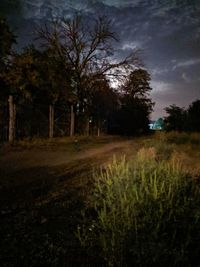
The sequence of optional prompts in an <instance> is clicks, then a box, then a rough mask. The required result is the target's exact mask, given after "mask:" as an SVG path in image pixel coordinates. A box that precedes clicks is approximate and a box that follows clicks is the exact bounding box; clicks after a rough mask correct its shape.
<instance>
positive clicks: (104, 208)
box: [76, 148, 200, 267]
mask: <svg viewBox="0 0 200 267" xmlns="http://www.w3.org/2000/svg"><path fill="white" fill-rule="evenodd" d="M95 180H96V181H95V186H94V195H93V197H92V199H91V204H90V205H91V206H90V211H91V210H93V212H92V213H91V212H89V213H88V212H87V211H86V212H85V213H84V223H83V225H82V226H81V227H80V226H79V227H78V230H77V232H76V235H77V237H78V238H79V240H80V242H81V244H82V245H83V246H84V247H85V248H86V249H87V251H88V253H93V254H94V255H99V256H100V258H101V259H103V260H104V261H105V265H107V266H187V267H188V266H193V265H194V264H195V263H196V262H197V261H198V255H199V252H200V251H199V246H198V238H199V223H200V212H199V204H200V198H199V196H200V194H199V188H198V186H197V185H196V184H195V182H194V180H193V179H192V177H190V176H188V175H187V174H185V173H183V171H182V169H181V166H180V164H179V162H176V161H175V160H171V161H168V162H166V161H160V162H158V161H157V160H156V155H155V149H152V148H150V149H142V150H140V151H139V152H138V154H137V156H136V158H135V160H134V162H133V163H132V164H131V163H130V162H129V163H128V162H127V161H126V160H125V157H124V158H123V159H121V160H116V158H114V159H113V162H112V164H110V165H108V166H107V168H106V169H105V170H102V171H101V172H100V174H99V175H96V176H95ZM194 266H195V265H194Z"/></svg>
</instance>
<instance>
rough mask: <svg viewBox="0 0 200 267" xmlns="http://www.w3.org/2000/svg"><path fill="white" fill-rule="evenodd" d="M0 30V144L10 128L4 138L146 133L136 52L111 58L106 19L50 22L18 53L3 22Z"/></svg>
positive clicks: (144, 83)
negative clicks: (32, 42)
mask: <svg viewBox="0 0 200 267" xmlns="http://www.w3.org/2000/svg"><path fill="white" fill-rule="evenodd" d="M0 32H1V42H0V51H1V55H0V61H1V70H0V71H1V74H0V83H1V92H0V94H1V115H0V116H1V124H2V125H1V139H3V136H4V139H5V138H6V137H5V136H7V135H8V131H11V129H12V128H13V129H14V130H13V131H14V133H13V134H12V136H11V137H10V138H11V139H14V136H15V137H16V138H24V137H33V136H35V135H38V136H48V135H49V137H53V136H55V135H71V136H72V135H74V134H75V133H76V134H87V135H89V134H90V133H93V134H98V135H99V134H100V133H101V131H104V132H106V133H112V134H124V135H133V134H136V133H143V132H146V131H147V130H148V123H149V114H150V113H151V111H152V107H153V103H152V101H151V99H150V98H149V92H150V91H151V87H150V76H149V73H148V72H147V70H146V69H145V68H144V67H143V65H142V62H141V60H140V58H139V57H138V51H135V50H134V51H132V52H131V54H130V55H128V56H127V57H126V58H124V59H122V60H121V61H120V60H119V61H116V58H117V55H116V54H115V51H114V48H113V46H112V43H113V42H115V41H118V40H117V38H116V34H115V33H113V32H112V31H111V24H110V21H108V20H107V19H105V18H97V19H96V20H94V21H91V22H90V23H89V24H86V22H85V21H84V20H83V19H82V18H80V17H78V16H77V17H74V18H73V19H71V20H65V19H57V20H55V21H52V22H51V23H49V24H48V25H45V26H44V27H43V28H42V27H41V28H40V29H39V30H38V32H37V36H38V42H39V43H40V46H38V47H37V48H36V47H35V46H34V45H30V46H28V47H25V48H24V49H23V51H21V52H13V51H12V50H11V47H12V44H13V43H14V42H15V41H16V37H15V36H14V34H13V33H12V32H11V30H10V28H9V27H8V25H7V23H6V21H5V20H3V19H1V25H0ZM114 58H115V60H114ZM114 83H115V84H119V86H118V87H117V88H116V86H115V87H113V86H112V84H114ZM9 96H10V98H9V112H10V113H12V116H11V117H12V120H13V122H11V124H10V121H9V123H8V114H9V112H8V107H7V105H8V104H7V99H8V97H9ZM12 105H13V107H12ZM5 111H6V112H5ZM3 120H4V122H3ZM58 122H59V123H58ZM58 124H59V126H58ZM8 125H9V127H8ZM61 125H62V126H61ZM8 128H9V129H8ZM15 128H16V130H15Z"/></svg>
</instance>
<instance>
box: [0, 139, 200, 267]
mask: <svg viewBox="0 0 200 267" xmlns="http://www.w3.org/2000/svg"><path fill="white" fill-rule="evenodd" d="M143 146H148V147H152V146H155V147H156V149H157V150H158V152H159V156H160V157H161V158H163V157H164V158H165V157H168V156H169V155H171V153H172V151H173V153H174V155H175V156H176V157H179V158H180V160H181V161H182V162H183V163H184V166H185V167H186V169H189V168H190V169H191V171H195V172H196V174H195V175H196V176H198V175H199V173H200V169H199V162H200V152H199V151H200V150H199V147H200V144H199V143H198V142H197V143H195V144H191V143H188V144H178V145H177V144H169V145H164V143H163V140H162V138H161V137H159V138H157V139H156V141H155V140H153V139H152V138H150V137H146V138H132V139H131V138H129V139H127V138H121V137H101V138H80V137H75V138H73V139H72V138H61V139H53V140H50V141H47V140H46V141H44V140H35V141H34V140H33V141H31V142H29V141H24V142H19V143H16V144H15V145H14V146H9V145H4V146H2V147H1V148H0V155H1V156H0V196H1V197H0V221H1V227H0V236H1V239H0V240H1V243H0V266H1V267H10V266H20V267H22V266H26V267H27V266H29V267H32V266H34V267H36V266H37V267H40V266H59V267H64V266H97V265H96V264H97V263H95V259H88V258H87V256H86V255H85V254H84V253H85V252H84V251H82V249H81V247H80V245H79V242H78V240H77V239H76V237H75V234H74V233H75V231H76V229H77V225H78V224H79V223H80V221H81V219H82V217H81V210H82V209H83V207H84V205H85V204H86V202H87V201H88V196H89V195H90V194H91V193H92V184H93V174H94V172H96V171H98V170H99V168H104V167H105V166H106V164H108V163H109V162H110V161H111V160H112V158H113V155H115V156H117V157H121V156H123V155H126V157H127V158H132V157H134V155H135V154H136V152H137V151H138V150H139V148H141V147H143ZM198 177H199V176H198Z"/></svg>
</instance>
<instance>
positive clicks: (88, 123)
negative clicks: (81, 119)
mask: <svg viewBox="0 0 200 267" xmlns="http://www.w3.org/2000/svg"><path fill="white" fill-rule="evenodd" d="M85 134H86V136H89V135H90V120H89V118H87V120H86V125H85Z"/></svg>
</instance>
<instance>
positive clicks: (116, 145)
mask: <svg viewBox="0 0 200 267" xmlns="http://www.w3.org/2000/svg"><path fill="white" fill-rule="evenodd" d="M131 146H133V141H130V140H125V141H114V142H111V143H108V144H104V145H101V146H100V147H97V148H96V147H95V148H89V149H84V150H82V149H81V150H80V151H70V150H67V149H62V148H58V149H56V148H55V149H54V150H47V149H40V150H38V149H31V150H24V151H23V150H22V151H20V150H19V151H18V150H13V151H12V150H11V151H9V152H8V153H4V155H2V156H0V171H3V172H6V173H7V174H9V173H12V172H16V171H19V170H22V169H28V168H35V167H52V166H58V165H63V164H68V163H70V162H74V161H79V160H84V159H88V158H92V159H94V158H99V157H101V158H102V159H103V158H104V157H105V158H107V157H108V156H112V155H113V154H115V153H121V154H123V153H128V152H129V150H130V148H131Z"/></svg>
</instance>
